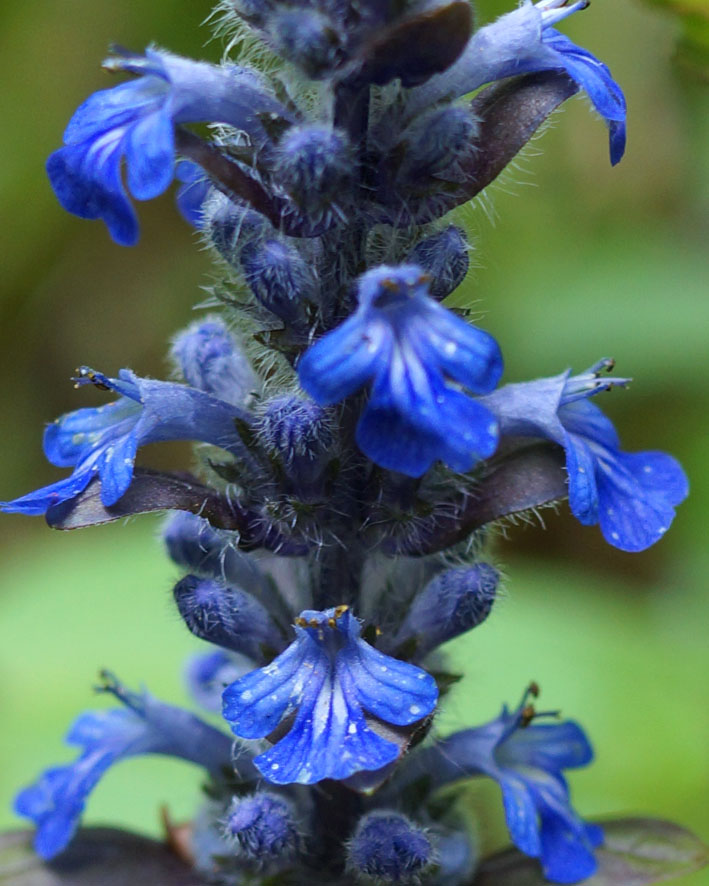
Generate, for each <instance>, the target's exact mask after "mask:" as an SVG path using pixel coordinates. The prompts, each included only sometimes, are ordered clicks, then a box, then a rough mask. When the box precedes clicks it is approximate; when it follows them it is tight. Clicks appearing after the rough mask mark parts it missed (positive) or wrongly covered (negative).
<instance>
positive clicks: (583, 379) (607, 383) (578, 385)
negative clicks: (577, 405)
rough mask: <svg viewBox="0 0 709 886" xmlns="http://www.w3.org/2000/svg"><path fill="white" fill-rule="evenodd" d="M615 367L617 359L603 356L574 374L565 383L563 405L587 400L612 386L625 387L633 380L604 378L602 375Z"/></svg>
mask: <svg viewBox="0 0 709 886" xmlns="http://www.w3.org/2000/svg"><path fill="white" fill-rule="evenodd" d="M614 367H615V360H613V358H612V357H603V359H601V360H599V361H598V362H597V363H594V364H593V366H590V367H589V368H588V369H587V370H586V371H585V372H582V373H580V374H579V375H574V376H572V377H571V378H570V379H568V381H567V382H566V384H565V385H564V392H563V394H562V396H561V405H562V406H565V405H566V404H567V403H573V402H574V401H575V400H585V399H586V398H587V397H593V396H594V395H595V394H600V392H601V391H610V389H611V388H616V387H625V386H626V385H628V384H630V382H631V381H632V379H630V378H604V377H602V376H601V373H603V372H612V371H613V369H614Z"/></svg>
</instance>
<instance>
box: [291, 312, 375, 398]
mask: <svg viewBox="0 0 709 886" xmlns="http://www.w3.org/2000/svg"><path fill="white" fill-rule="evenodd" d="M390 348H391V343H390V335H389V332H388V330H387V329H386V327H385V326H384V325H383V324H379V325H377V326H374V327H372V326H370V324H367V323H365V322H364V320H363V319H362V318H361V317H360V316H359V315H356V314H355V315H354V316H352V317H350V318H349V320H346V321H345V322H344V323H343V324H342V325H341V326H338V327H337V328H336V329H334V330H333V331H332V332H329V333H328V334H327V335H325V336H323V338H321V339H320V340H319V341H317V342H315V344H314V345H313V346H312V347H311V348H309V350H307V351H306V352H305V354H303V356H302V357H301V359H300V362H299V364H298V377H299V379H300V383H301V385H302V387H303V390H305V391H307V393H308V394H310V396H311V397H312V398H313V400H315V402H316V403H319V404H320V405H321V406H330V405H332V404H333V403H338V402H339V401H340V400H343V399H344V398H345V397H347V396H349V394H352V393H354V392H355V391H356V390H358V389H359V388H361V387H362V385H363V384H365V383H366V382H367V381H369V379H370V378H371V377H372V376H373V375H374V374H375V373H376V372H377V370H378V369H379V368H380V367H381V366H382V365H385V364H386V360H387V359H388V354H389V352H390Z"/></svg>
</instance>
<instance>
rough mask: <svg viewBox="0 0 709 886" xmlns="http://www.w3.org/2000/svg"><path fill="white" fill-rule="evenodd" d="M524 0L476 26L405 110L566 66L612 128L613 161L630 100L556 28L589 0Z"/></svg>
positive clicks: (621, 146)
mask: <svg viewBox="0 0 709 886" xmlns="http://www.w3.org/2000/svg"><path fill="white" fill-rule="evenodd" d="M566 3H567V0H541V2H539V3H536V4H533V3H532V2H531V0H524V2H523V3H522V5H521V6H520V8H519V9H516V10H515V11H514V12H509V13H507V14H506V15H503V16H501V17H500V18H499V19H497V21H495V22H493V23H492V24H490V25H486V26H485V27H483V28H480V29H479V30H477V31H476V32H475V33H474V34H473V36H472V37H471V38H470V40H469V42H468V45H467V47H466V48H465V50H464V51H463V54H462V55H461V56H460V58H459V59H458V61H457V62H456V63H455V64H453V65H452V66H451V67H450V68H449V69H448V70H447V71H445V72H444V73H442V74H438V75H437V76H435V77H432V78H431V80H429V81H428V82H427V83H425V84H424V85H423V86H420V87H417V88H416V89H413V90H411V94H410V96H409V99H408V102H407V110H406V113H407V115H409V116H411V115H412V114H414V113H418V112H419V111H420V110H422V109H423V108H425V107H428V106H429V105H431V104H433V103H434V102H436V101H439V100H440V99H442V98H448V99H452V98H457V97H458V96H461V95H465V94H466V93H469V92H472V91H473V90H475V89H477V88H478V87H480V86H483V85H484V84H485V83H491V82H493V81H495V80H501V79H503V78H505V77H513V76H515V75H517V74H527V73H534V72H537V71H565V72H566V73H567V74H568V75H569V77H571V79H572V80H574V82H575V83H576V84H577V85H578V86H579V87H581V88H582V89H583V90H585V92H586V93H587V95H588V97H589V98H590V100H591V102H592V104H593V106H594V108H595V109H596V111H597V112H598V113H599V114H600V115H601V117H603V119H604V120H605V121H606V123H607V125H608V128H609V133H610V157H611V163H612V164H613V165H615V164H616V163H618V162H619V161H620V159H621V158H622V156H623V153H624V151H625V119H626V104H625V98H624V96H623V92H622V90H621V88H620V86H618V84H617V83H616V82H615V80H614V79H613V77H612V75H611V73H610V71H609V69H608V68H607V67H606V65H604V64H603V62H601V61H599V60H598V59H597V58H596V57H595V56H594V55H592V54H591V53H590V52H588V51H587V50H586V49H582V48H581V47H580V46H576V44H574V43H573V42H572V41H571V40H569V38H568V37H565V36H564V35H563V34H560V33H559V32H558V31H556V30H555V29H554V28H553V25H555V24H556V23H557V22H559V21H561V20H562V19H564V18H566V17H567V16H569V15H572V14H573V13H575V12H577V11H579V10H581V9H585V8H586V7H587V6H588V0H577V2H575V3H571V4H569V5H568V6H567V5H566Z"/></svg>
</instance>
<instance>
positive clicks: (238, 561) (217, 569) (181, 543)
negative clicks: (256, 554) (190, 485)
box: [163, 511, 263, 591]
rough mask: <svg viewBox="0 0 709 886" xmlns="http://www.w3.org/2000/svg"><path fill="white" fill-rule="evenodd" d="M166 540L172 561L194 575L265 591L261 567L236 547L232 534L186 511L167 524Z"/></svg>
mask: <svg viewBox="0 0 709 886" xmlns="http://www.w3.org/2000/svg"><path fill="white" fill-rule="evenodd" d="M163 541H164V542H165V546H166V548H167V552H168V555H169V556H170V559H171V560H172V561H173V562H174V563H176V564H177V565H178V566H184V567H185V568H186V569H189V570H190V572H199V573H200V574H204V575H208V576H211V577H213V578H223V579H224V580H225V581H228V582H229V583H231V584H237V585H241V586H243V587H244V588H245V589H246V590H249V591H251V590H257V591H259V590H261V589H262V587H263V575H262V574H261V572H260V570H259V569H258V567H257V566H256V565H255V564H254V563H253V562H252V561H251V560H250V559H249V558H248V557H247V556H246V555H245V554H243V553H242V552H241V551H239V550H238V549H237V548H236V547H234V545H233V544H232V539H231V537H230V534H229V533H227V532H224V531H223V530H219V529H215V528H214V527H213V526H212V525H211V524H210V523H209V521H207V520H205V519H204V518H203V517H198V516H196V515H195V514H190V513H187V512H186V511H177V512H176V513H175V514H172V515H171V516H170V517H169V518H168V520H167V521H166V523H165V527H164V529H163Z"/></svg>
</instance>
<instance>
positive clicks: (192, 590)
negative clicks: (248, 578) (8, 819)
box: [173, 575, 283, 663]
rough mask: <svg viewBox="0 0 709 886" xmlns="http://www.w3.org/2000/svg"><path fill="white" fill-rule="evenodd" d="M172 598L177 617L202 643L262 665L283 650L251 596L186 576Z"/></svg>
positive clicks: (273, 628) (266, 616) (268, 619)
mask: <svg viewBox="0 0 709 886" xmlns="http://www.w3.org/2000/svg"><path fill="white" fill-rule="evenodd" d="M173 595H174V598H175V603H176V604H177V608H178V610H179V612H180V615H181V616H182V618H183V619H184V621H185V624H186V625H187V627H188V628H189V629H190V631H192V633H193V634H194V635H195V636H196V637H199V638H200V639H202V640H206V641H207V642H209V643H215V644H216V645H217V646H222V647H223V648H225V649H231V650H233V651H234V652H240V653H242V654H243V655H247V656H249V658H252V659H253V660H254V661H256V662H258V663H263V662H264V661H265V660H267V658H268V657H269V656H272V655H273V653H276V652H278V651H279V650H280V649H281V648H282V646H283V637H282V636H281V634H280V632H279V631H278V628H277V627H276V625H275V624H274V622H273V620H272V618H271V616H270V615H269V613H268V611H267V610H266V608H265V607H264V606H263V605H262V604H261V603H260V602H259V601H258V600H257V599H256V598H255V597H252V596H251V594H247V593H246V591H242V590H241V589H240V588H237V587H231V586H229V585H227V584H224V583H223V582H221V581H216V580H215V579H208V578H199V577H197V576H196V575H186V576H185V577H184V578H183V579H182V580H181V581H179V582H178V583H177V584H176V585H175V587H174V589H173Z"/></svg>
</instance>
